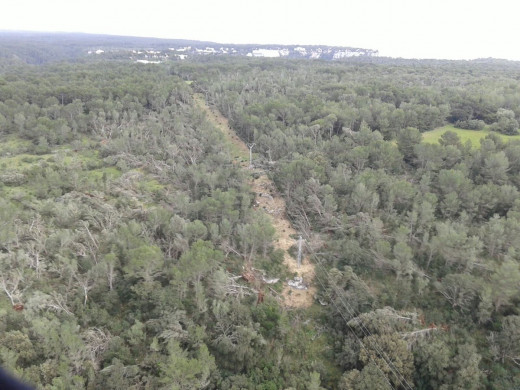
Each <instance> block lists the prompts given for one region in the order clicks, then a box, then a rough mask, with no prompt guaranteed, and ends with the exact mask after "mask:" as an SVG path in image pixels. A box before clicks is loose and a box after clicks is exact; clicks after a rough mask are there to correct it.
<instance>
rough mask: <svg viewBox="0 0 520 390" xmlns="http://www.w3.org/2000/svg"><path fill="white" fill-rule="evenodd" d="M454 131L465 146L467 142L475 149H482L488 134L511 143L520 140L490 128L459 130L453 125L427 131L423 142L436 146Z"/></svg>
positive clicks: (519, 137) (517, 137) (517, 136)
mask: <svg viewBox="0 0 520 390" xmlns="http://www.w3.org/2000/svg"><path fill="white" fill-rule="evenodd" d="M448 130H450V131H453V132H455V133H457V134H458V136H459V137H460V139H461V141H462V143H463V144H464V143H465V142H466V141H468V140H469V141H470V142H471V146H472V147H474V148H479V147H480V140H481V139H482V138H485V137H486V135H488V134H491V133H493V134H496V135H498V136H499V137H500V138H502V139H503V140H504V141H510V140H515V139H518V140H520V135H503V134H499V133H496V132H493V131H489V129H488V128H485V129H484V130H463V129H457V128H455V127H453V126H452V125H447V126H443V127H439V128H437V129H435V130H431V131H427V132H425V133H423V142H426V143H429V144H436V143H439V139H440V138H441V136H442V135H443V134H444V133H445V132H446V131H448Z"/></svg>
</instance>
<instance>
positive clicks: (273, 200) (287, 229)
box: [194, 94, 316, 308]
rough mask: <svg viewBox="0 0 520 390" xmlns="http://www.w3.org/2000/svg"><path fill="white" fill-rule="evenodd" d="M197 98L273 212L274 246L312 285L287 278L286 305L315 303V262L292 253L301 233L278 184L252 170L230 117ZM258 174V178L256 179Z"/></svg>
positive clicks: (261, 203) (261, 205)
mask: <svg viewBox="0 0 520 390" xmlns="http://www.w3.org/2000/svg"><path fill="white" fill-rule="evenodd" d="M194 98H195V102H196V104H197V106H198V107H199V108H200V109H201V110H202V111H203V112H205V113H206V114H207V117H208V119H209V120H210V121H211V122H212V123H213V124H214V125H215V127H217V128H218V129H219V130H220V131H222V133H223V134H224V135H225V137H226V139H227V140H228V141H229V143H230V147H231V149H232V153H233V156H234V160H235V161H234V163H236V164H240V165H241V166H242V167H243V168H244V169H248V170H249V172H250V173H251V175H250V184H251V189H252V191H254V192H255V193H256V201H257V204H258V208H259V209H262V210H264V212H266V213H267V215H269V217H270V218H271V221H272V224H273V226H274V228H275V229H276V239H275V242H274V247H275V248H277V249H281V250H283V251H284V263H285V265H286V266H287V268H288V269H289V271H290V272H291V273H293V274H296V275H298V276H300V277H302V278H303V281H304V283H305V284H306V285H307V286H308V288H307V289H306V290H299V289H296V288H293V287H290V286H289V285H288V284H287V281H284V288H283V292H282V297H283V302H284V305H285V306H287V307H293V308H304V307H309V306H311V305H312V304H313V302H314V295H315V294H316V288H315V287H314V286H313V280H314V265H313V264H312V263H311V262H310V260H309V259H308V258H304V259H303V261H302V265H301V266H300V267H299V268H298V265H297V263H296V260H295V259H294V258H293V257H291V255H289V252H288V250H289V248H290V247H291V246H292V245H294V244H295V243H296V241H295V239H294V238H293V237H294V236H295V235H296V234H297V232H296V230H294V229H293V227H292V226H291V223H290V222H289V220H288V219H287V217H286V209H285V201H284V199H283V198H282V197H281V195H280V194H278V192H277V190H276V187H275V186H274V183H273V182H272V181H271V180H270V179H269V178H268V177H267V175H266V174H265V173H263V172H262V171H258V170H255V169H249V149H248V147H247V146H246V144H245V143H244V142H243V141H242V140H241V139H240V138H239V137H238V136H237V135H236V134H235V132H234V131H233V130H232V129H231V127H230V126H229V123H228V120H227V119H226V118H225V117H224V116H223V115H221V114H220V113H219V112H218V111H216V110H214V109H212V108H210V107H208V105H206V102H205V100H204V97H203V96H202V95H198V94H195V96H194ZM254 177H257V178H256V179H255V178H254ZM291 236H292V237H291Z"/></svg>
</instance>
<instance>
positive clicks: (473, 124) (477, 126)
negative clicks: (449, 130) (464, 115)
mask: <svg viewBox="0 0 520 390" xmlns="http://www.w3.org/2000/svg"><path fill="white" fill-rule="evenodd" d="M455 127H458V128H459V129H467V130H483V129H484V127H486V122H484V121H482V120H480V119H468V120H466V121H457V122H456V123H455Z"/></svg>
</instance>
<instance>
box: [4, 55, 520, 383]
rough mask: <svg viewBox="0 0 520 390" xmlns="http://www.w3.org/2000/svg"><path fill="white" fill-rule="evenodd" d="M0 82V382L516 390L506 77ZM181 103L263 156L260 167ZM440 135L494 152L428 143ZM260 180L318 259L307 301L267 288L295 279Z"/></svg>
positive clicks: (513, 169) (401, 66) (519, 103)
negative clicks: (258, 187)
mask: <svg viewBox="0 0 520 390" xmlns="http://www.w3.org/2000/svg"><path fill="white" fill-rule="evenodd" d="M0 70H1V72H0V139H1V142H0V165H1V171H0V193H1V197H0V202H1V205H0V213H1V218H0V221H1V222H0V293H1V296H0V365H1V366H2V367H4V368H6V369H8V370H9V371H10V372H12V373H14V374H15V375H16V376H18V377H19V378H22V379H23V380H25V381H27V382H28V383H31V384H33V385H35V386H37V388H41V389H49V390H50V389H52V390H58V389H101V388H102V389H123V388H126V389H235V390H238V389H251V390H271V389H273V390H274V389H307V390H318V389H342V390H347V389H348V390H363V389H423V390H430V389H431V390H433V389H445V390H448V389H504V390H505V389H513V388H518V387H520V367H519V366H520V311H519V303H520V263H519V262H520V241H519V240H518V235H519V233H520V199H519V189H518V187H519V185H520V141H518V140H515V139H513V138H511V139H510V138H508V137H509V136H510V135H514V134H515V133H516V132H517V130H518V127H519V126H518V120H520V83H519V79H520V66H519V65H518V64H517V63H507V62H493V61H483V62H481V63H479V62H434V61H429V62H426V61H425V62H421V61H408V62H407V61H390V60H389V61H373V62H372V61H360V60H349V61H338V62H322V61H303V60H274V59H270V60H266V59H247V58H220V59H219V58H213V59H208V58H201V59H199V60H197V61H190V62H171V63H166V64H154V65H144V64H132V63H129V62H128V61H119V60H117V61H116V60H114V61H94V60H93V61H87V60H85V61H81V62H77V63H73V64H72V63H67V62H63V63H54V64H46V65H39V66H35V65H27V64H23V63H21V62H18V61H16V62H13V61H11V60H9V61H8V60H5V61H3V62H2V64H1V65H0ZM195 94H197V96H202V100H203V101H205V104H207V105H208V106H209V107H210V108H212V109H214V110H216V111H218V112H220V113H221V114H222V115H224V116H225V117H226V118H227V119H228V120H229V124H230V126H231V129H232V130H233V131H234V132H236V134H237V135H238V136H239V137H240V139H241V140H242V141H244V142H246V143H248V144H250V145H253V144H254V149H253V161H254V167H255V169H247V168H245V167H244V166H243V165H244V164H237V163H236V160H237V156H236V151H235V150H234V149H233V147H232V145H230V143H229V141H228V139H227V138H226V136H225V134H223V133H222V132H221V131H220V130H219V129H218V128H217V126H216V125H215V123H214V121H212V120H211V119H210V118H209V117H208V115H207V114H206V113H205V111H204V110H202V109H201V107H200V106H199V105H198V104H197V100H196V96H195ZM446 124H452V125H453V126H454V128H461V129H472V130H474V131H486V132H487V133H488V135H487V136H486V137H485V138H484V139H483V140H482V141H481V142H480V145H479V147H474V146H472V145H471V144H470V143H463V142H461V140H460V138H459V135H458V134H457V132H456V131H448V132H445V133H444V134H443V135H442V137H441V139H440V140H439V142H438V143H425V142H423V140H422V133H424V132H427V131H429V130H433V129H435V128H438V127H440V126H444V125H446ZM504 135H505V136H504ZM247 163H248V161H246V164H245V165H246V166H247ZM260 172H262V173H265V174H267V175H268V176H269V177H270V178H271V179H272V181H273V182H274V183H275V185H276V190H277V192H278V193H279V194H280V195H282V196H283V198H284V199H285V204H286V207H287V209H286V216H287V217H288V218H289V220H290V221H291V223H292V225H293V226H294V228H295V229H296V231H298V232H299V233H300V234H301V235H302V236H303V238H304V240H305V245H304V252H305V261H311V262H312V264H314V267H315V277H314V279H313V280H312V281H311V283H312V286H313V288H315V289H316V293H315V296H314V297H313V304H312V305H311V306H310V307H302V308H294V307H290V306H288V305H286V304H285V302H284V297H283V294H281V292H282V290H283V289H284V288H286V286H287V283H286V280H287V279H288V278H291V277H293V276H294V275H292V274H291V272H289V270H288V268H287V267H286V266H285V265H284V262H283V258H284V253H282V252H283V251H281V250H280V249H276V248H277V246H276V245H275V244H276V241H277V240H278V235H277V231H276V229H275V228H274V227H273V225H272V223H271V220H270V219H269V218H268V216H267V215H266V213H265V212H263V211H262V210H260V209H259V208H258V207H257V202H256V200H255V199H256V196H257V194H255V193H254V192H253V191H252V189H251V186H250V180H251V177H254V176H255V175H259V174H260ZM295 239H296V237H295ZM290 252H291V255H292V256H294V257H295V258H296V240H295V245H294V247H293V248H291V250H290ZM295 261H296V260H295ZM245 271H248V272H249V271H254V272H257V273H262V274H263V275H265V276H266V277H267V276H268V277H276V278H277V279H279V281H278V282H276V283H275V284H272V285H269V286H267V285H264V284H262V283H261V282H260V280H258V278H257V279H256V280H253V279H254V278H248V277H246V275H245V274H246V272H245ZM259 290H262V291H263V292H264V293H265V296H263V294H262V297H261V299H260V295H259V293H258V291H259Z"/></svg>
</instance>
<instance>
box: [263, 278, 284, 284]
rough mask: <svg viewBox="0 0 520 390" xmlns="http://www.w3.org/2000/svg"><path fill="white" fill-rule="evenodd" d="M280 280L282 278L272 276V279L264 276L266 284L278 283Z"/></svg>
mask: <svg viewBox="0 0 520 390" xmlns="http://www.w3.org/2000/svg"><path fill="white" fill-rule="evenodd" d="M279 280H280V278H272V279H268V278H265V277H262V281H263V282H264V283H265V284H275V283H278V281H279Z"/></svg>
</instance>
